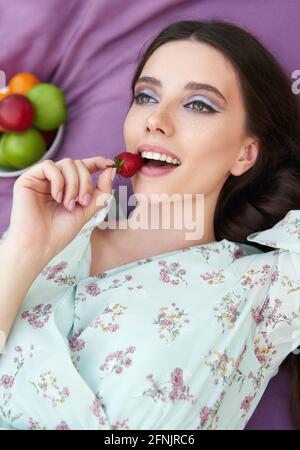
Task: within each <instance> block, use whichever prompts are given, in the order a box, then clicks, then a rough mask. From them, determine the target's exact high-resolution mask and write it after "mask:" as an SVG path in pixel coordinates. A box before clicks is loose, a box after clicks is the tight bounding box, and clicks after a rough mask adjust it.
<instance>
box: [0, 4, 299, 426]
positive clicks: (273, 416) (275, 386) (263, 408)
mask: <svg viewBox="0 0 300 450" xmlns="http://www.w3.org/2000/svg"><path fill="white" fill-rule="evenodd" d="M274 11H276V14H274ZM299 17H300V2H299V1H298V0H285V1H282V0H265V1H264V2H262V1H261V0H252V1H251V2H247V1H241V0H202V1H200V0H84V1H83V0H68V1H65V0H43V1H41V0H26V1H24V0H10V1H9V2H7V1H6V0H0V43H1V44H0V69H2V70H4V71H5V72H6V75H7V78H8V79H9V78H10V77H11V76H12V75H13V74H15V73H16V72H20V71H22V72H23V71H29V72H33V73H35V74H36V75H37V76H38V77H40V79H41V80H43V81H49V82H52V83H55V84H57V85H58V86H60V87H61V89H62V90H63V91H64V93H65V95H66V100H67V105H68V110H69V118H68V123H67V127H66V130H65V135H64V139H63V142H62V145H61V147H60V150H59V152H58V153H57V154H56V156H55V157H54V158H53V159H54V160H55V161H58V160H60V159H62V158H64V157H67V156H68V157H71V158H73V159H76V158H85V157H89V156H94V155H104V156H107V157H112V156H113V155H114V154H116V152H120V151H123V150H124V141H123V121H124V118H125V115H126V113H127V110H128V107H129V102H130V97H131V92H130V81H131V77H132V75H133V73H134V69H135V67H136V58H137V56H138V53H139V51H140V49H141V47H142V46H143V45H144V44H146V43H147V42H148V41H150V40H151V39H152V38H153V37H154V36H155V35H156V34H157V32H159V30H160V29H161V28H162V27H163V26H165V25H167V24H169V23H171V22H174V21H176V20H183V19H192V20H195V19H204V18H218V19H223V20H229V21H233V22H235V23H237V24H238V25H241V26H244V27H246V28H247V29H248V30H249V31H251V32H253V33H254V34H256V36H257V37H258V38H259V39H261V41H262V42H263V43H264V44H265V45H266V46H267V47H268V48H269V49H270V50H271V51H272V52H273V54H274V55H275V56H276V57H277V58H278V59H279V61H280V62H281V63H282V65H283V66H284V67H285V68H286V70H287V72H288V74H289V76H291V73H292V72H293V71H294V70H296V69H300V60H299V48H300V28H299ZM274 95H276V93H274ZM98 175H99V173H98ZM96 177H97V174H94V175H93V179H94V181H95V180H96ZM117 178H118V177H116V180H115V182H114V183H115V184H114V187H115V188H116V189H117V188H118V184H119V183H122V184H126V185H127V186H128V189H129V191H128V195H130V194H131V193H132V190H131V186H130V181H128V180H127V181H126V180H124V179H121V178H120V179H119V180H118V179H117ZM15 180H16V178H7V179H6V178H0V201H1V207H0V236H1V235H2V233H3V232H4V230H6V229H7V228H8V225H9V218H10V211H11V205H12V189H13V184H14V182H15ZM289 385H290V378H289V376H288V375H287V373H286V372H285V371H284V370H283V369H282V368H281V369H280V370H279V373H278V375H276V376H275V377H274V378H273V379H272V380H271V382H270V383H269V385H268V387H267V389H266V391H265V393H264V395H263V397H262V399H261V401H260V403H259V405H258V407H257V409H256V411H255V412H254V415H253V416H252V418H251V420H250V421H249V422H248V425H247V429H291V428H292V425H291V421H290V417H289V411H288V407H289Z"/></svg>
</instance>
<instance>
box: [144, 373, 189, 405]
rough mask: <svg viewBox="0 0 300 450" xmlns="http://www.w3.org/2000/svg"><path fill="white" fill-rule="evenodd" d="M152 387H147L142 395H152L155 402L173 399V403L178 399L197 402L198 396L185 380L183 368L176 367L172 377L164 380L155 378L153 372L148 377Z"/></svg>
mask: <svg viewBox="0 0 300 450" xmlns="http://www.w3.org/2000/svg"><path fill="white" fill-rule="evenodd" d="M146 379H147V381H148V382H149V383H150V384H151V387H150V388H148V389H146V390H145V391H144V392H143V393H142V396H146V397H151V398H152V400H153V401H154V402H157V401H162V402H166V401H168V400H171V402H172V403H175V402H177V401H180V400H182V401H186V402H191V404H194V403H196V401H197V400H196V398H195V397H194V396H193V395H192V394H191V393H190V388H189V387H188V386H186V385H185V384H184V382H183V370H182V369H181V368H179V367H176V369H174V370H173V371H172V373H171V378H170V380H168V381H165V382H162V381H158V380H155V378H154V376H153V374H149V375H147V377H146Z"/></svg>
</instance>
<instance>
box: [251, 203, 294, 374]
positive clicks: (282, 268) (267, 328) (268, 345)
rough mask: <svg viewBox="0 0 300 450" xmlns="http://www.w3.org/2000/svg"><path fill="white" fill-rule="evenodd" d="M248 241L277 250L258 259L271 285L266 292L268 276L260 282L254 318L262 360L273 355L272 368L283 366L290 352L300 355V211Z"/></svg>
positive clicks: (271, 357) (257, 347)
mask: <svg viewBox="0 0 300 450" xmlns="http://www.w3.org/2000/svg"><path fill="white" fill-rule="evenodd" d="M247 240H248V241H249V242H257V243H259V244H262V245H265V246H270V247H272V248H273V249H275V250H273V251H270V252H266V253H262V254H260V255H258V256H256V258H258V259H260V260H261V268H260V269H261V274H263V273H264V274H267V276H268V277H269V280H270V284H269V285H268V289H265V287H266V285H264V283H262V281H261V280H262V279H263V278H264V275H263V276H261V278H260V279H258V282H257V284H258V285H259V284H260V285H261V286H262V291H261V292H262V294H263V302H262V303H260V304H259V305H255V306H254V308H253V309H252V317H253V319H254V322H255V323H256V333H255V335H256V340H255V344H256V345H255V347H256V354H257V356H258V358H261V360H262V361H263V360H264V361H265V362H267V359H268V358H267V357H266V355H270V356H269V360H268V362H269V364H270V366H271V365H272V364H274V365H275V366H279V364H280V363H281V362H282V361H283V360H284V359H285V357H287V356H288V354H289V353H290V352H294V353H296V354H298V353H299V349H297V347H299V345H300V210H298V209H294V210H290V211H289V212H288V213H287V214H286V215H285V217H284V218H283V219H282V220H280V221H279V222H277V223H276V224H275V225H274V226H273V227H272V228H269V229H267V230H264V231H258V232H255V233H252V234H250V235H248V236H247ZM258 259H257V261H258ZM259 266H260V265H259ZM263 352H264V355H263ZM271 355H272V356H271ZM264 358H265V359H264Z"/></svg>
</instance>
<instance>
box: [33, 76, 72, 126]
mask: <svg viewBox="0 0 300 450" xmlns="http://www.w3.org/2000/svg"><path fill="white" fill-rule="evenodd" d="M26 95H27V97H28V98H29V100H30V101H31V103H32V105H33V108H34V110H35V117H34V120H33V126H35V127H36V128H39V129H40V130H44V131H48V130H54V129H56V128H58V127H59V126H60V125H62V124H63V123H64V122H65V121H66V118H67V109H66V104H65V97H64V94H63V93H62V91H61V90H60V89H59V88H58V87H57V86H55V85H54V84H51V83H40V84H37V85H36V86H34V88H32V89H31V90H30V91H29V92H28V93H27V94H26Z"/></svg>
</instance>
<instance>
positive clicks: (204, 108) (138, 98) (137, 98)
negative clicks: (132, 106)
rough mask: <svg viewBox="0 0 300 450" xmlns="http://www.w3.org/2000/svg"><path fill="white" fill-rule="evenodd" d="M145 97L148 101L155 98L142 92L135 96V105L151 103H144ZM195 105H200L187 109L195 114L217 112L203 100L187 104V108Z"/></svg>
mask: <svg viewBox="0 0 300 450" xmlns="http://www.w3.org/2000/svg"><path fill="white" fill-rule="evenodd" d="M143 97H144V98H145V99H146V100H150V99H151V98H153V97H151V96H150V95H148V94H145V92H140V93H139V94H137V95H135V96H134V97H133V99H134V101H135V103H137V104H138V105H141V104H144V103H149V101H142V98H143ZM153 100H154V99H153ZM193 104H195V105H198V107H196V108H187V109H191V110H192V111H195V112H208V113H210V112H217V111H216V110H215V109H214V108H213V107H212V106H210V105H208V104H206V103H204V102H203V101H201V100H193V101H192V102H190V103H187V104H186V105H185V106H186V107H187V106H189V105H193Z"/></svg>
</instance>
